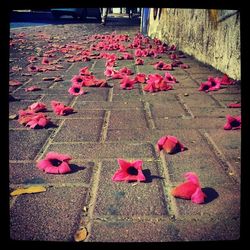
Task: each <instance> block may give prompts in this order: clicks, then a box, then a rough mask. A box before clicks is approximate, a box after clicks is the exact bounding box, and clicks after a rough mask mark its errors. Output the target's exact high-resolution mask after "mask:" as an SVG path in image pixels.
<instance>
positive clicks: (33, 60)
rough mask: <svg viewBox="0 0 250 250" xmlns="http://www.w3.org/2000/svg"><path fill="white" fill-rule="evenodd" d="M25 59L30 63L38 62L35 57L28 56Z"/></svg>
mask: <svg viewBox="0 0 250 250" xmlns="http://www.w3.org/2000/svg"><path fill="white" fill-rule="evenodd" d="M27 59H28V61H29V62H30V63H33V62H36V61H37V60H38V58H37V57H36V56H29V57H28V58H27Z"/></svg>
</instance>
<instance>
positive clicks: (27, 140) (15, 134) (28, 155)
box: [9, 129, 52, 160]
mask: <svg viewBox="0 0 250 250" xmlns="http://www.w3.org/2000/svg"><path fill="white" fill-rule="evenodd" d="M51 132H52V131H48V130H45V129H40V130H32V131H30V130H29V131H28V130H16V131H14V130H10V131H9V142H10V143H9V159H10V160H33V159H34V158H35V157H36V155H37V153H38V152H39V151H40V149H41V147H42V146H43V144H44V143H45V141H46V139H47V138H48V137H49V135H50V134H51ZM20 138H22V141H21V142H20V143H21V146H20V143H16V142H18V141H19V140H20Z"/></svg>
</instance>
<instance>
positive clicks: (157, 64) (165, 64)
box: [154, 61, 173, 70]
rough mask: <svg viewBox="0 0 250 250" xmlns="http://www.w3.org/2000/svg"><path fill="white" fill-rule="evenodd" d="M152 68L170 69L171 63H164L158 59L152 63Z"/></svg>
mask: <svg viewBox="0 0 250 250" xmlns="http://www.w3.org/2000/svg"><path fill="white" fill-rule="evenodd" d="M154 68H155V69H159V70H172V69H173V67H172V64H167V63H164V62H163V61H160V62H158V63H156V64H154Z"/></svg>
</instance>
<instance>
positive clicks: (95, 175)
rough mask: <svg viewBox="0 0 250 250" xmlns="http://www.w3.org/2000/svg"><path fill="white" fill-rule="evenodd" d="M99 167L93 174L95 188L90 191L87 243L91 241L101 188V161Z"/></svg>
mask: <svg viewBox="0 0 250 250" xmlns="http://www.w3.org/2000/svg"><path fill="white" fill-rule="evenodd" d="M96 166H97V170H96V172H95V173H93V175H92V178H91V179H92V183H93V186H92V188H91V190H90V193H91V198H90V201H89V205H88V206H89V208H88V217H87V221H88V222H87V225H86V228H87V230H88V236H87V238H86V240H85V241H86V242H87V241H88V239H89V236H90V235H91V228H92V220H93V214H94V209H95V204H96V198H97V191H98V188H99V181H100V175H101V167H102V163H101V162H100V161H99V162H97V164H96Z"/></svg>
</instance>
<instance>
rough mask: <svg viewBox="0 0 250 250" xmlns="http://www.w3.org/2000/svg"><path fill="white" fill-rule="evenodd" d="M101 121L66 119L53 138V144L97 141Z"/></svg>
mask: <svg viewBox="0 0 250 250" xmlns="http://www.w3.org/2000/svg"><path fill="white" fill-rule="evenodd" d="M102 123H103V120H100V119H67V120H65V121H64V123H63V125H62V126H61V127H60V129H59V131H58V132H57V133H56V136H55V138H54V141H55V142H58V141H59V142H67V141H68V142H82V141H83V142H84V141H98V140H99V139H100V134H101V130H102Z"/></svg>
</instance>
